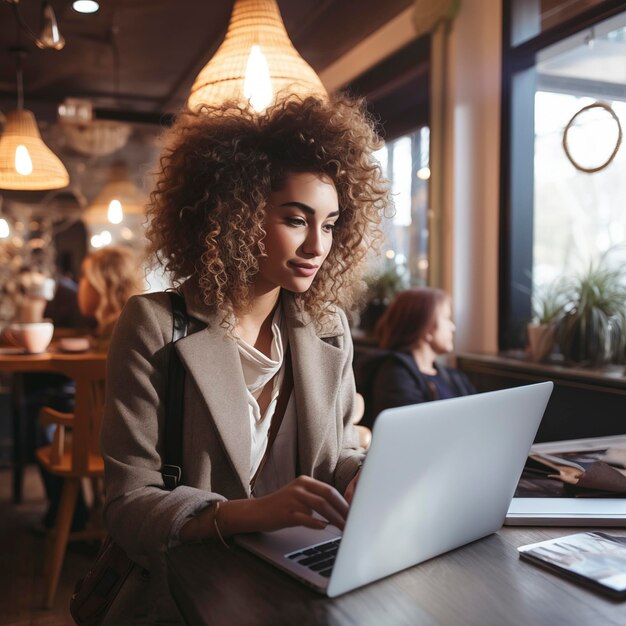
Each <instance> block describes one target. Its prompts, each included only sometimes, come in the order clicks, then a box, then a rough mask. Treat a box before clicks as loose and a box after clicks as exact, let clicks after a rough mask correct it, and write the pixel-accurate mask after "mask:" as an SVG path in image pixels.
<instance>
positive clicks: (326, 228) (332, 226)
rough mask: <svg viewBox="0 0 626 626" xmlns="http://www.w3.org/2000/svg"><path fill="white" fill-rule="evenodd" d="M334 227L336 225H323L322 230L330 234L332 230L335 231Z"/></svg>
mask: <svg viewBox="0 0 626 626" xmlns="http://www.w3.org/2000/svg"><path fill="white" fill-rule="evenodd" d="M335 226H336V224H324V230H325V231H326V232H327V233H332V232H333V230H335Z"/></svg>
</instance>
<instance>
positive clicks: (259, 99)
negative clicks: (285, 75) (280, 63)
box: [243, 45, 274, 113]
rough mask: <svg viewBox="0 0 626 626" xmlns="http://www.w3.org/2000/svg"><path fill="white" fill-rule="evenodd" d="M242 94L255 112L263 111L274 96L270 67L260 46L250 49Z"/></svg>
mask: <svg viewBox="0 0 626 626" xmlns="http://www.w3.org/2000/svg"><path fill="white" fill-rule="evenodd" d="M243 95H244V96H245V98H246V100H248V101H249V102H250V105H251V106H252V108H253V109H254V110H255V111H256V112H257V113H261V111H264V110H265V109H266V108H267V107H268V106H269V105H270V103H271V102H272V98H273V97H274V94H273V92H272V79H271V78H270V68H269V66H268V64H267V59H266V58H265V55H264V54H263V52H262V51H261V46H258V45H254V46H252V48H251V49H250V56H249V57H248V62H247V63H246V76H245V78H244V82H243Z"/></svg>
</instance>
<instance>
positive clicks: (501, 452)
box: [236, 382, 553, 597]
mask: <svg viewBox="0 0 626 626" xmlns="http://www.w3.org/2000/svg"><path fill="white" fill-rule="evenodd" d="M552 386H553V385H552V383H551V382H545V383H539V384H536V385H529V386H525V387H516V388H514V389H504V390H501V391H493V392H489V393H483V394H477V395H472V396H465V397H462V398H454V399H451V400H439V401H437V402H427V403H424V404H416V405H412V406H405V407H400V408H397V409H389V410H387V411H383V412H382V413H381V414H380V415H379V416H378V418H377V420H376V423H375V426H374V432H373V437H372V445H371V447H370V450H369V452H368V454H367V458H366V460H365V463H364V465H363V469H362V473H361V477H360V479H359V484H358V487H357V489H356V492H355V494H354V499H353V501H352V505H351V507H350V511H349V514H348V519H347V521H346V526H345V529H344V531H343V536H342V533H341V532H340V531H339V530H338V529H337V528H335V527H332V526H329V527H327V528H326V529H325V530H323V531H320V530H312V529H308V528H303V527H296V528H288V529H284V530H279V531H276V532H272V533H254V534H247V535H239V536H238V537H236V541H237V543H238V544H240V545H241V546H243V547H245V548H246V549H248V550H250V551H251V552H253V553H254V554H256V555H258V556H260V557H262V558H263V559H266V560H267V561H269V562H271V563H272V564H273V565H275V566H277V567H279V568H280V569H282V570H284V571H285V572H287V573H289V574H291V575H292V576H294V577H296V578H298V579H299V580H301V581H302V582H304V583H306V584H307V585H309V586H311V587H313V588H314V589H316V590H318V591H320V592H321V593H325V594H326V595H328V596H330V597H334V596H337V595H339V594H342V593H345V592H346V591H350V590H352V589H355V588H357V587H360V586H362V585H365V584H367V583H369V582H372V581H374V580H378V579H380V578H383V577H384V576H388V575H389V574H393V573H395V572H398V571H400V570H402V569H405V568H407V567H410V566H412V565H415V564H417V563H420V562H422V561H425V560H426V559H430V558H432V557H434V556H437V555H439V554H442V553H443V552H446V551H448V550H451V549H453V548H456V547H458V546H462V545H464V544H466V543H468V542H470V541H474V540H475V539H479V538H481V537H484V536H486V535H489V534H491V533H493V532H495V531H496V530H498V529H499V528H500V527H501V526H502V523H503V521H504V516H505V514H506V512H507V509H508V507H509V503H510V502H511V497H512V496H513V492H514V491H515V487H516V485H517V481H518V480H519V477H520V474H521V472H522V468H523V467H524V463H525V461H526V456H527V454H528V450H529V448H530V446H531V444H532V442H533V439H534V437H535V434H536V432H537V429H538V427H539V423H540V421H541V418H542V416H543V412H544V410H545V407H546V404H547V402H548V398H549V397H550V393H551V392H552Z"/></svg>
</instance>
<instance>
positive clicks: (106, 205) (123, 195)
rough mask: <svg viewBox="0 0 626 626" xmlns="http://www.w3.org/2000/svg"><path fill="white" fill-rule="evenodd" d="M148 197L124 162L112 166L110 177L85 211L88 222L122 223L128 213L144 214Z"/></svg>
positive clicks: (85, 218) (85, 219)
mask: <svg viewBox="0 0 626 626" xmlns="http://www.w3.org/2000/svg"><path fill="white" fill-rule="evenodd" d="M145 202H146V198H145V196H144V194H142V193H141V191H139V189H137V187H136V186H135V184H134V183H133V182H132V181H131V180H130V177H129V175H128V168H127V167H126V164H124V163H115V164H114V165H113V166H112V167H111V171H110V173H109V179H108V181H107V183H106V184H105V185H104V187H103V188H102V189H101V191H100V193H99V194H98V195H97V196H96V197H95V199H94V201H93V202H92V203H91V204H90V205H89V207H88V208H87V210H86V211H85V216H84V221H85V222H87V223H88V224H106V223H109V224H120V223H121V222H122V221H123V220H124V218H125V217H126V216H127V215H143V212H144V205H145Z"/></svg>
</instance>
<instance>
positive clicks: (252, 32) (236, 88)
mask: <svg viewBox="0 0 626 626" xmlns="http://www.w3.org/2000/svg"><path fill="white" fill-rule="evenodd" d="M278 94H284V95H286V94H297V95H302V96H306V95H320V96H322V97H327V93H326V90H325V89H324V86H323V85H322V82H321V81H320V79H319V77H318V76H317V74H316V73H315V72H314V70H313V68H312V67H311V66H310V65H309V64H308V63H307V62H306V61H305V60H304V59H303V58H302V57H301V56H300V55H299V54H298V52H297V50H296V49H295V48H294V46H293V44H292V43H291V40H290V39H289V35H288V34H287V31H286V30H285V25H284V24H283V21H282V18H281V16H280V11H279V9H278V5H277V4H276V1H275V0H235V4H234V6H233V12H232V15H231V18H230V23H229V24H228V30H227V31H226V36H225V38H224V41H223V42H222V45H221V46H220V47H219V48H218V50H217V52H216V53H215V55H214V56H213V57H212V58H211V60H210V61H209V62H208V63H207V64H206V65H205V66H204V68H203V69H202V70H201V71H200V73H199V74H198V76H197V77H196V80H195V81H194V84H193V86H192V88H191V92H190V94H189V100H188V105H189V107H190V108H191V109H198V108H199V107H200V106H202V105H203V104H209V105H219V104H220V103H222V102H224V101H225V100H236V101H238V102H241V103H246V102H248V103H249V104H250V106H251V107H252V108H253V109H254V110H255V111H257V112H261V111H263V110H264V109H265V108H266V107H268V106H269V105H270V104H272V102H274V101H275V99H276V96H277V95H278Z"/></svg>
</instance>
